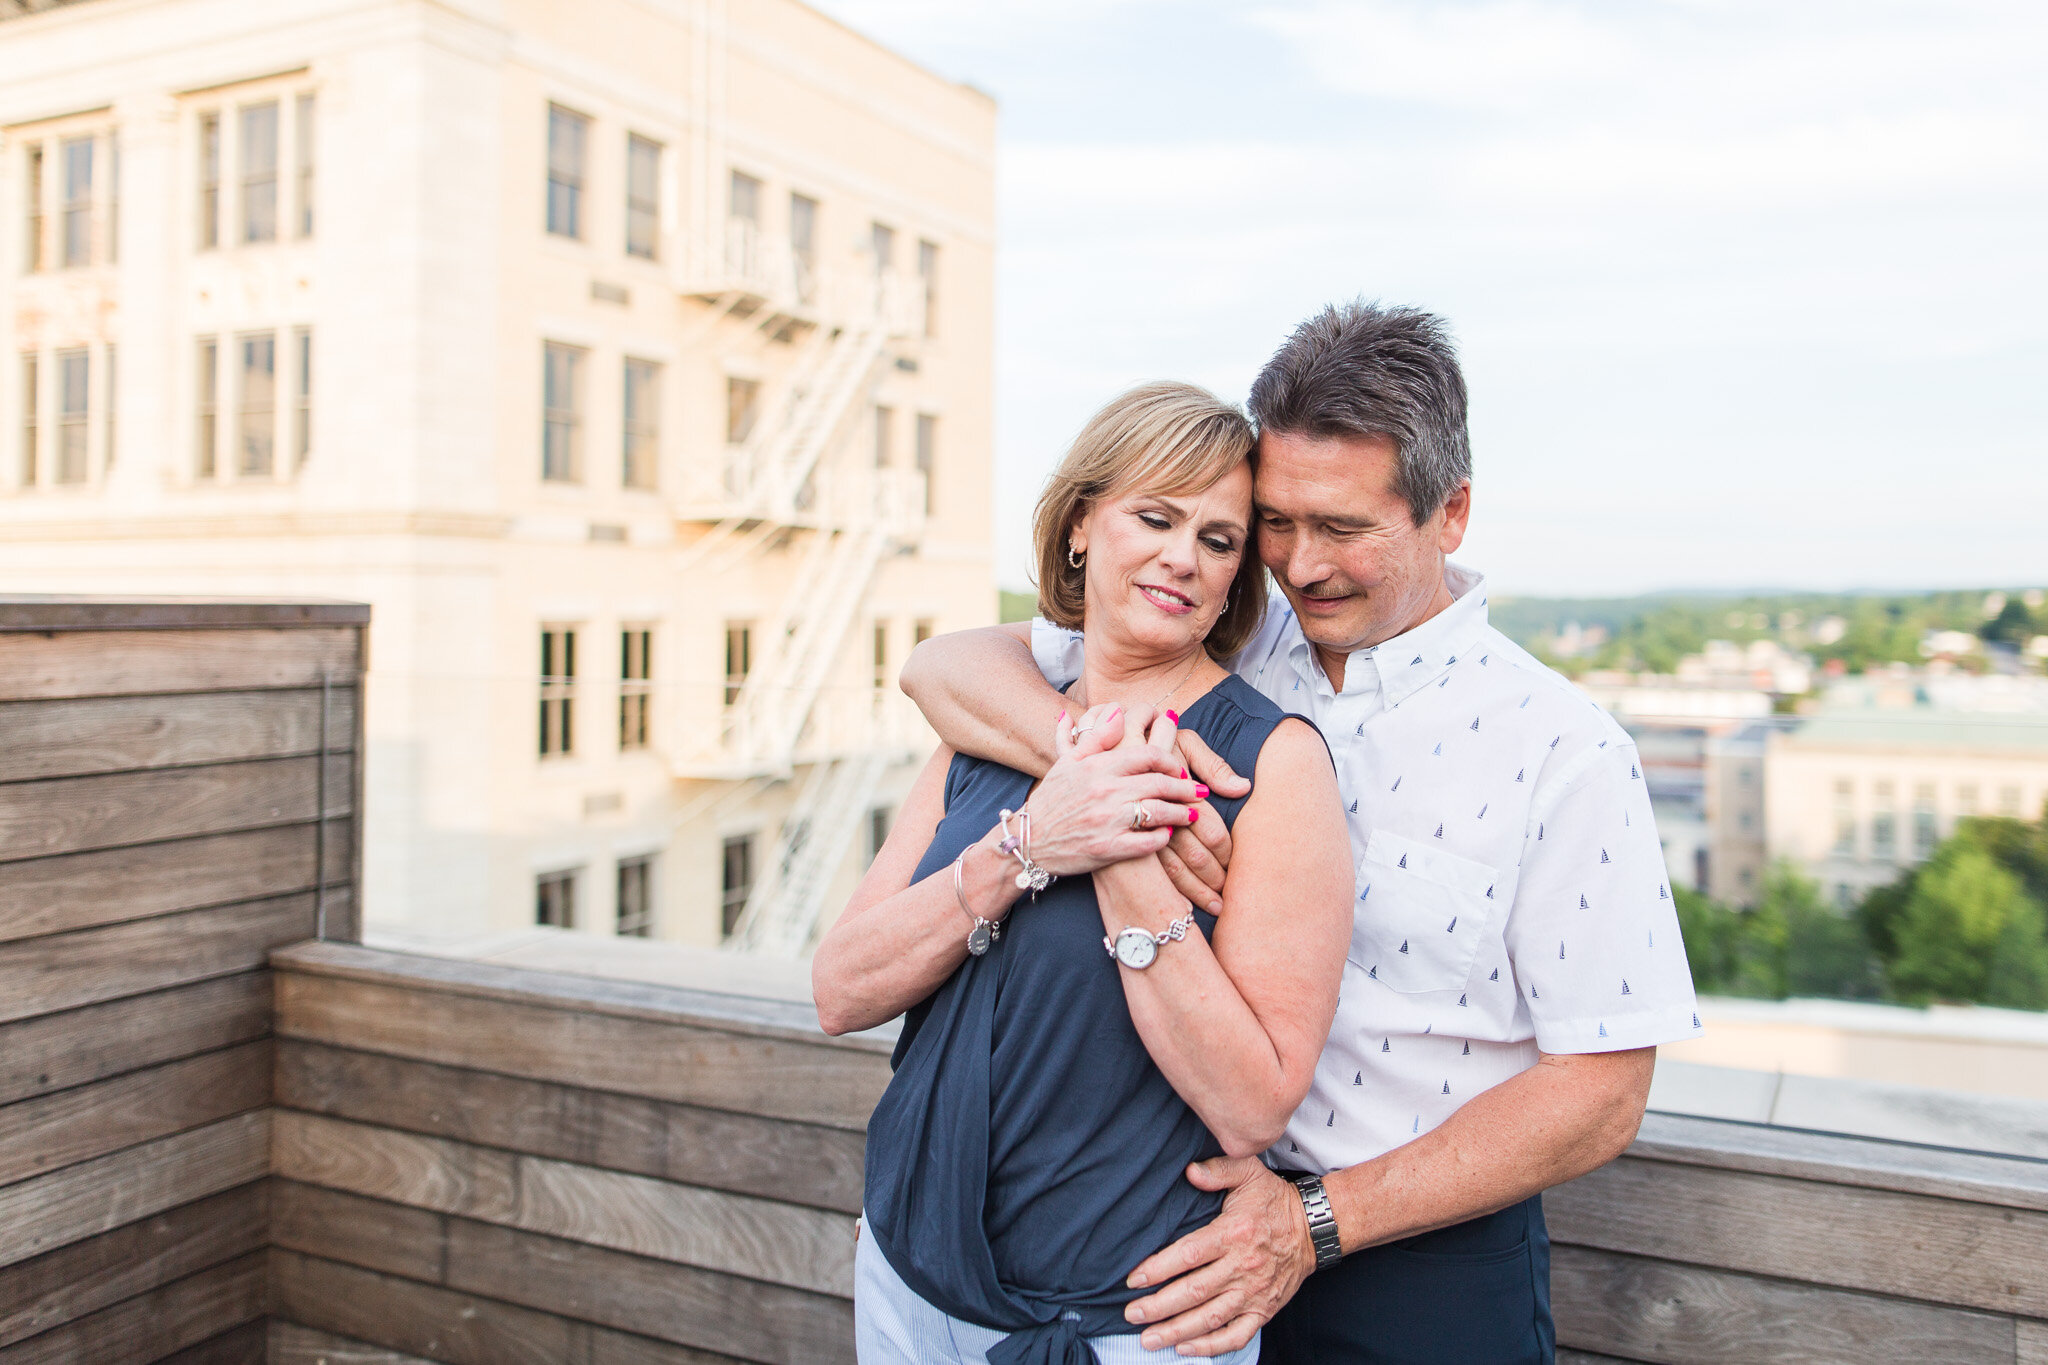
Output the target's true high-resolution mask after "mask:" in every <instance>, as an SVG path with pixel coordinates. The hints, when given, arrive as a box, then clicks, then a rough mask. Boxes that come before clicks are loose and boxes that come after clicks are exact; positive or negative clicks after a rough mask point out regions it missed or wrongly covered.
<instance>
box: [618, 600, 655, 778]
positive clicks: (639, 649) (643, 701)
mask: <svg viewBox="0 0 2048 1365" xmlns="http://www.w3.org/2000/svg"><path fill="white" fill-rule="evenodd" d="M653 642H654V632H653V631H651V630H648V629H646V628H645V627H641V628H639V629H634V630H622V631H620V632H619V747H620V748H621V749H644V748H646V747H647V712H648V708H649V705H650V703H651V701H652V693H653V690H654V681H653V680H654V670H653V663H654V658H653V649H652V645H653Z"/></svg>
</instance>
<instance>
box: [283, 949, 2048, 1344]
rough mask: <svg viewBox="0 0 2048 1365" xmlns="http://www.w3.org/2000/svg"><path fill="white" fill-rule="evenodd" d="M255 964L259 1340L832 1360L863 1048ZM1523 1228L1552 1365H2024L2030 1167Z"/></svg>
mask: <svg viewBox="0 0 2048 1365" xmlns="http://www.w3.org/2000/svg"><path fill="white" fill-rule="evenodd" d="M273 964H274V968H275V972H276V978H275V979H276V988H277V1009H278V1019H277V1033H278V1038H277V1044H276V1046H277V1104H278V1108H277V1110H276V1111H275V1113H274V1115H273V1119H272V1141H273V1144H274V1146H273V1157H274V1162H275V1166H274V1169H275V1171H276V1173H277V1176H278V1181H277V1184H276V1186H275V1188H274V1189H273V1191H272V1201H273V1202H272V1209H273V1220H274V1221H273V1226H272V1235H273V1237H274V1239H275V1245H276V1247H277V1248H278V1249H277V1250H276V1251H275V1252H274V1253H273V1255H274V1257H275V1259H274V1262H273V1281H272V1292H273V1295H274V1299H273V1303H274V1309H273V1311H275V1312H276V1313H277V1314H278V1315H279V1317H280V1318H281V1319H287V1320H289V1321H290V1322H292V1323H296V1324H299V1325H300V1326H302V1327H303V1328H307V1329H312V1330H313V1332H314V1333H315V1334H316V1335H315V1336H313V1337H309V1338H306V1340H311V1341H314V1342H316V1343H317V1342H331V1341H334V1340H342V1341H345V1342H353V1343H355V1344H354V1345H353V1346H351V1347H350V1349H353V1350H356V1351H358V1352H360V1353H362V1354H361V1355H360V1358H361V1359H362V1360H364V1361H373V1360H374V1361H379V1362H386V1361H388V1362H406V1361H414V1360H432V1361H445V1362H451V1365H471V1362H484V1361H499V1360H506V1361H529V1360H530V1361H536V1362H538V1361H543V1360H549V1361H551V1360H561V1359H570V1358H573V1359H575V1360H578V1361H582V1360H585V1359H586V1358H587V1359H590V1360H600V1361H615V1360H617V1361H624V1360H634V1361H642V1360H644V1361H707V1360H728V1359H739V1360H748V1361H762V1362H775V1365H792V1363H793V1362H799V1361H803V1362H811V1361H848V1360H850V1359H851V1337H852V1333H851V1322H850V1314H849V1312H848V1304H847V1294H848V1292H849V1288H850V1281H851V1259H852V1236H851V1221H852V1219H851V1215H852V1214H853V1213H854V1212H855V1211H856V1209H857V1208H858V1204H859V1193H860V1164H861V1131H862V1128H863V1126H864V1124H865V1120H866V1117H867V1114H868V1111H869V1109H870V1107H871V1106H872V1104H873V1101H874V1099H875V1097H876V1096H877V1095H878V1094H879V1093H880V1090H881V1088H882V1085H883V1083H884V1080H885V1077H886V1071H887V1067H886V1058H885V1056H884V1055H883V1053H882V1051H881V1050H880V1047H879V1045H878V1044H876V1043H873V1042H863V1041H861V1040H843V1039H842V1040H832V1039H826V1038H824V1037H823V1036H822V1035H819V1034H818V1033H817V1032H816V1031H815V1028H814V1026H813V1024H812V1022H811V1021H810V1020H809V1019H808V1018H807V1017H806V1016H807V1012H806V1011H804V1010H803V1009H802V1008H801V1007H795V1006H785V1005H779V1004H774V1003H771V1002H764V1001H751V1002H747V1001H740V1000H736V999H732V998H724V999H721V998H720V997H716V996H706V995H701V994H697V993H693V992H689V991H684V990H677V989H664V988H658V987H650V986H637V985H625V984H620V983H607V982H601V981H594V980H590V979H587V978H578V977H570V976H558V975H550V974H543V973H534V972H528V971H521V970H519V969H514V968H505V967H487V966H481V965H478V964H474V963H466V962H449V961H441V960H437V959H428V958H417V957H408V956H404V955H400V954H387V953H377V952H372V951H369V950H366V949H363V948H360V947H351V946H340V945H317V946H313V945H309V946H302V947H298V948H291V949H286V950H284V951H282V952H280V953H278V954H276V955H274V957H273ZM1548 1206H1549V1212H1550V1226H1551V1230H1552V1235H1553V1242H1554V1256H1555V1274H1554V1301H1555V1306H1556V1311H1557V1319H1558V1333H1559V1341H1560V1347H1561V1351H1560V1359H1561V1360H1563V1361H1566V1362H1570V1363H1571V1365H1600V1363H1601V1362H1654V1363H1656V1365H1667V1363H1668V1365H1759V1363H1761V1362H1794V1361H1798V1362H1814V1361H1845V1360H1853V1361H1856V1362H1858V1363H1859V1365H1888V1363H1889V1362H1901V1363H1903V1362H1926V1361H1943V1362H1975V1361H1983V1362H1998V1363H1999V1365H2048V1164H2044V1163H2040V1162H2031V1161H2025V1160H2021V1159H2017V1158H2006V1157H1988V1156H1976V1155H1972V1154H1967V1153H1958V1152H1945V1151H1936V1150H1931V1149H1923V1148H1913V1147H1903V1146H1899V1145H1896V1144H1890V1143H1883V1142H1874V1141H1867V1140H1861V1139H1848V1138H1837V1137H1831V1136H1826V1135H1819V1134H1809V1133H1800V1132H1787V1131H1784V1130H1774V1129H1768V1128H1752V1127H1748V1126H1746V1125H1740V1124H1725V1123H1717V1122H1713V1121H1710V1120H1701V1119H1684V1118H1676V1117H1670V1116H1663V1115H1652V1116H1650V1118H1649V1120H1648V1121H1647V1122H1646V1124H1645V1126H1644V1130H1643V1135H1642V1137H1641V1138H1640V1139H1639V1140H1638V1141H1637V1143H1636V1144H1635V1146H1634V1147H1633V1148H1632V1149H1631V1151H1630V1153H1629V1154H1628V1155H1627V1156H1625V1157H1624V1158H1622V1159H1621V1160H1620V1161H1618V1162H1616V1163H1614V1164H1613V1165H1611V1166H1609V1167H1607V1168H1605V1169H1604V1170H1601V1171H1598V1172H1596V1173H1594V1174H1592V1175H1589V1176H1587V1177H1585V1178H1584V1179H1582V1180H1579V1181H1576V1182H1573V1183H1572V1184H1570V1185H1568V1186H1565V1187H1563V1188H1560V1189H1558V1190H1555V1191H1553V1192H1552V1193H1551V1195H1550V1196H1549V1199H1548ZM294 1330H297V1329H294ZM318 1334H328V1335H325V1336H322V1335H318ZM278 1349H282V1348H278ZM294 1349H301V1348H299V1347H295V1348H294ZM303 1349H304V1350H311V1349H314V1348H312V1347H304V1348H303ZM322 1349H324V1348H322ZM280 1358H283V1357H280ZM294 1358H296V1357H294Z"/></svg>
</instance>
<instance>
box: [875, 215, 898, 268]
mask: <svg viewBox="0 0 2048 1365" xmlns="http://www.w3.org/2000/svg"><path fill="white" fill-rule="evenodd" d="M868 249H869V250H870V251H872V252H874V256H875V274H876V275H877V276H880V275H884V274H886V273H888V272H889V271H891V270H894V269H895V268H896V229H895V228H892V227H885V226H883V225H882V224H881V223H874V224H872V225H870V227H869V229H868Z"/></svg>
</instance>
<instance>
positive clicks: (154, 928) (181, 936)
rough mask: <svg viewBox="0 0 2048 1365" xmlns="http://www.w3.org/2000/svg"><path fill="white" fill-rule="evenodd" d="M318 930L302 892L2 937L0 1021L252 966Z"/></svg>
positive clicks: (335, 896)
mask: <svg viewBox="0 0 2048 1365" xmlns="http://www.w3.org/2000/svg"><path fill="white" fill-rule="evenodd" d="M327 899H328V903H329V906H330V907H334V906H335V905H337V904H339V903H345V902H346V901H347V900H348V899H349V896H348V893H347V892H346V891H345V890H342V889H336V890H333V891H330V892H329V893H328V896H327ZM329 913H330V915H332V914H334V913H335V911H334V910H333V909H332V908H330V911H329ZM313 932H314V899H313V896H312V895H311V894H307V893H302V894H300V895H296V896H280V897H276V898H273V899H270V900H260V901H247V902H243V903H241V904H238V905H224V906H217V907H214V908H212V909H207V910H191V911H186V912H184V913H182V914H176V915H161V916H158V917H156V918H153V919H145V920H136V921H134V922H133V923H129V924H114V925H107V926H105V927H103V928H98V929H80V930H77V931H76V932H73V933H69V934H51V935H48V936H46V937H43V938H32V939H25V940H21V941H18V942H15V943H6V944H0V1022H5V1021H7V1020H11V1019H24V1018H29V1017H32V1016H35V1015H39V1014H52V1013H55V1012H57V1011H59V1010H69V1009H76V1008H77V1007H79V1006H81V1005H91V1004H96V1003H98V1002H100V1001H102V1000H113V999H119V998H120V997H122V996H128V995H139V994H141V993H143V992H144V991H154V990H161V989H163V988H165V987H169V986H180V985H184V984H185V983H187V982H191V981H199V980H203V979H205V978H207V977H212V976H228V975H232V974H233V973H236V972H246V971H251V970H254V969H255V968H257V967H260V966H262V965H263V964H264V962H265V961H266V959H267V958H268V956H269V953H270V950H271V949H272V948H276V947H279V946H281V945H283V944H286V943H294V942H297V941H298V940H300V939H304V938H310V937H312V935H313Z"/></svg>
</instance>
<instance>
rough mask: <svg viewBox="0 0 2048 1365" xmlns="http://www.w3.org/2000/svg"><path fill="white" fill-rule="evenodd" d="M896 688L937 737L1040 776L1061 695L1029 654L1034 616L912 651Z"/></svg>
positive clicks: (1047, 763)
mask: <svg viewBox="0 0 2048 1365" xmlns="http://www.w3.org/2000/svg"><path fill="white" fill-rule="evenodd" d="M896 682H897V686H899V687H901V688H902V689H903V691H904V693H905V695H907V696H908V697H909V698H910V699H911V700H912V701H914V702H916V703H917V706H918V709H919V710H921V711H923V712H924V718H925V719H926V720H927V721H929V722H930V723H931V727H932V729H934V730H936V731H938V732H939V738H940V739H941V740H943V741H944V742H945V743H947V744H949V745H951V746H952V747H953V748H954V749H956V750H958V751H959V752H961V753H963V754H972V755H974V756H975V757H976V758H987V759H993V760H994V761H995V762H997V763H1000V764H1002V765H1004V766H1005V767H1009V768H1015V769H1016V770H1017V771H1018V772H1020V773H1029V774H1030V775H1031V776H1033V777H1043V776H1045V770H1046V769H1048V768H1050V767H1051V766H1052V765H1053V762H1054V760H1055V759H1057V758H1058V757H1059V755H1057V754H1055V753H1054V752H1053V748H1052V728H1053V719H1054V717H1056V716H1058V715H1059V714H1060V712H1061V711H1063V710H1064V709H1065V708H1066V700H1065V698H1063V697H1061V696H1060V694H1059V693H1058V692H1057V691H1055V690H1054V689H1053V688H1052V686H1051V685H1050V684H1048V683H1047V682H1046V680H1045V675H1044V674H1042V673H1040V672H1039V671H1038V665H1037V664H1036V663H1035V662H1033V661H1032V658H1031V623H1030V622H1029V621H1019V622H1015V623H1013V624H1011V625H1007V626H982V627H980V628H979V629H976V630H956V631H953V632H952V633H950V634H947V635H940V636H936V637H934V638H933V639H930V640H926V641H925V642H924V643H923V644H921V645H919V646H918V647H917V648H916V649H913V650H912V651H910V657H909V658H908V659H906V660H904V661H903V670H902V672H901V673H900V674H898V676H897V679H896Z"/></svg>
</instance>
